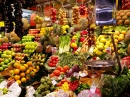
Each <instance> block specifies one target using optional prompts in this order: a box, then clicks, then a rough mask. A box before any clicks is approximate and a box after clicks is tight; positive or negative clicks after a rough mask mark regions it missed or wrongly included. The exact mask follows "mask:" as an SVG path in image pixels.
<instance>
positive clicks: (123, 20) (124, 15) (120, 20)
mask: <svg viewBox="0 0 130 97" xmlns="http://www.w3.org/2000/svg"><path fill="white" fill-rule="evenodd" d="M129 17H130V11H129V10H119V11H116V20H117V25H129V24H130V20H129Z"/></svg>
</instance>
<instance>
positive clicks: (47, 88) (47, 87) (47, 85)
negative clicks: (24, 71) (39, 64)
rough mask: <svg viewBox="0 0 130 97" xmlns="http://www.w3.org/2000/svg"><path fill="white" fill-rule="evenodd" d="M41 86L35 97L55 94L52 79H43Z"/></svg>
mask: <svg viewBox="0 0 130 97" xmlns="http://www.w3.org/2000/svg"><path fill="white" fill-rule="evenodd" d="M40 82H41V84H40V86H39V87H38V88H37V90H36V91H35V96H36V97H37V96H39V95H41V96H46V95H47V94H49V93H50V92H53V91H54V90H55V86H54V85H53V84H52V79H51V78H49V77H44V78H42V79H41V81H40Z"/></svg>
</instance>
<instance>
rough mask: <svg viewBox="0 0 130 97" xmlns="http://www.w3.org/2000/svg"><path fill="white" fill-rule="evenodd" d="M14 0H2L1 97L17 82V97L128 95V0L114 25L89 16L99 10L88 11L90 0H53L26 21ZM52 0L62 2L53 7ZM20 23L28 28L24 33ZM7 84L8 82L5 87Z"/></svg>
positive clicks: (129, 58)
mask: <svg viewBox="0 0 130 97" xmlns="http://www.w3.org/2000/svg"><path fill="white" fill-rule="evenodd" d="M15 1H16V3H14V2H11V1H8V0H7V1H6V2H5V3H4V6H5V10H6V11H5V12H4V14H5V15H4V16H5V28H6V30H5V32H6V33H3V32H2V33H1V35H0V92H1V93H2V97H4V96H3V95H8V93H10V89H13V88H14V87H15V86H16V87H17V88H18V89H19V92H18V93H20V92H21V94H20V96H19V94H17V96H15V97H24V96H25V95H26V97H42V96H44V97H105V96H106V97H129V96H128V95H130V91H129V90H130V84H129V83H130V11H129V10H128V8H129V6H128V5H129V1H128V0H122V3H123V6H122V9H121V10H117V11H116V13H115V18H116V25H113V26H112V25H110V26H102V27H100V26H98V25H96V24H95V19H92V17H95V16H92V17H91V15H94V14H95V13H94V12H90V11H92V10H91V9H93V8H94V4H93V1H92V2H91V0H90V1H89V2H91V3H89V2H87V1H86V0H76V3H75V4H74V1H73V0H58V1H53V2H50V4H49V7H47V6H48V5H46V6H44V7H43V10H44V8H46V7H47V10H48V16H45V15H46V14H42V15H41V14H39V13H37V14H36V13H32V14H31V15H30V20H29V21H28V20H27V21H24V20H26V19H24V20H23V23H22V22H21V19H22V10H21V5H20V2H19V1H17V0H15ZM59 1H60V2H59ZM54 2H58V4H59V6H61V7H59V8H58V9H57V8H55V6H54ZM77 2H78V3H79V4H78V3H77ZM85 2H87V3H85ZM126 2H127V3H128V4H126ZM11 3H13V4H12V5H11ZM52 3H53V4H52ZM66 3H67V5H64V4H66ZM68 3H69V4H68ZM39 4H40V3H39ZM60 4H61V5H60ZM52 5H53V7H51V6H52ZM38 6H39V5H38ZM40 6H41V5H40ZM124 9H125V10H124ZM12 13H13V14H12ZM13 22H14V23H13ZM25 22H27V23H25ZM28 23H30V25H29V24H28ZM13 26H15V27H13ZM28 26H30V27H29V28H28ZM22 27H23V28H25V27H27V29H26V33H24V32H23V29H22ZM24 30H25V29H24ZM3 83H5V84H7V85H6V86H5V87H3V86H1V84H2V85H3ZM5 84H4V85H5ZM13 84H14V85H15V86H14V87H13V86H12V88H10V87H11V85H13ZM1 87H2V88H1ZM21 90H22V91H21ZM24 90H25V91H26V90H27V91H26V94H25V95H24V92H25V91H24ZM11 91H12V90H11ZM1 93H0V97H1ZM30 94H31V96H28V95H30ZM123 95H125V96H123ZM11 97H14V96H11Z"/></svg>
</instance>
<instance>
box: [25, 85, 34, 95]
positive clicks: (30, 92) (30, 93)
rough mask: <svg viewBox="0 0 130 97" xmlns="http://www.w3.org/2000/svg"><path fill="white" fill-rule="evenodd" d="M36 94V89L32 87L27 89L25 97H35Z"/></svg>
mask: <svg viewBox="0 0 130 97" xmlns="http://www.w3.org/2000/svg"><path fill="white" fill-rule="evenodd" d="M34 93H35V89H34V88H33V87H32V86H27V87H26V95H25V97H34V96H33V94H34Z"/></svg>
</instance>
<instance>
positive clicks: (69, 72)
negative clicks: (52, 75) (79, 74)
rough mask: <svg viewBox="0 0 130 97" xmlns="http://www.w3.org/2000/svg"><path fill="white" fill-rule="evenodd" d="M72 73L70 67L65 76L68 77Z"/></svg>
mask: <svg viewBox="0 0 130 97" xmlns="http://www.w3.org/2000/svg"><path fill="white" fill-rule="evenodd" d="M72 75H73V70H72V68H71V69H70V70H69V71H67V72H66V77H70V76H72Z"/></svg>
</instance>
